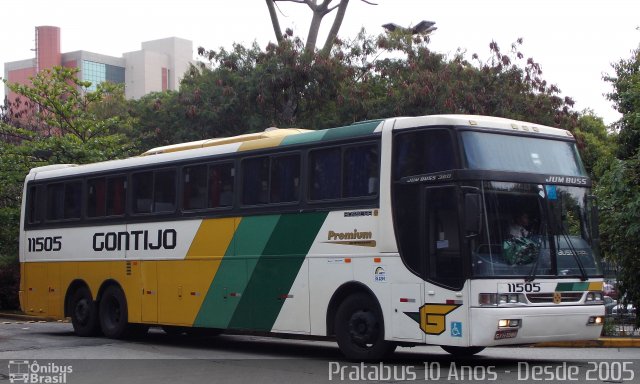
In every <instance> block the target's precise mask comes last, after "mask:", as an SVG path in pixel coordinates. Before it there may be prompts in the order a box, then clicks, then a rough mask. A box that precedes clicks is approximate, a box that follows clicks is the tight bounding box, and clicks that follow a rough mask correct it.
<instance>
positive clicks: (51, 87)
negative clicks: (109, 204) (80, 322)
mask: <svg viewBox="0 0 640 384" xmlns="http://www.w3.org/2000/svg"><path fill="white" fill-rule="evenodd" d="M77 72H78V71H77V70H76V69H69V68H61V67H56V68H53V69H51V70H44V71H41V72H40V73H38V74H37V75H36V76H35V77H33V78H32V79H31V84H29V85H22V84H12V83H7V86H8V87H9V89H11V90H12V91H13V92H14V93H16V94H17V95H18V98H17V99H15V100H14V101H13V102H11V103H9V102H7V103H5V105H4V106H2V108H1V110H0V139H1V140H0V220H1V221H2V227H1V228H0V272H2V273H0V275H2V279H0V306H9V307H12V306H15V305H17V297H16V296H17V282H18V277H17V273H18V268H17V267H16V266H17V255H18V234H19V220H20V204H21V198H22V189H23V182H24V178H25V176H26V175H27V173H28V172H29V170H30V169H31V168H34V167H38V166H42V165H47V164H53V163H78V164H81V163H88V162H96V161H103V160H109V159H114V158H118V157H124V156H128V155H129V154H130V153H131V151H132V150H134V148H135V142H136V141H135V139H133V138H132V137H131V136H130V134H131V128H132V126H133V123H134V121H133V120H132V119H131V117H129V115H128V111H127V108H126V101H125V99H124V89H123V88H122V86H116V85H113V84H106V83H105V84H99V85H97V87H96V90H95V91H93V92H89V91H87V88H88V87H90V86H91V83H89V82H84V81H81V80H79V79H78V78H77V76H76V75H77ZM11 271H12V272H11ZM9 294H11V295H9Z"/></svg>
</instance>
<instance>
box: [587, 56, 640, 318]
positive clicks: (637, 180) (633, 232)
mask: <svg viewBox="0 0 640 384" xmlns="http://www.w3.org/2000/svg"><path fill="white" fill-rule="evenodd" d="M613 68H614V69H615V71H616V76H606V77H605V80H607V81H609V82H611V83H612V85H613V88H614V91H613V92H612V93H610V94H609V95H608V97H609V99H610V100H611V101H613V102H614V104H615V105H616V108H617V109H618V111H620V112H621V113H622V118H621V119H620V121H618V122H617V123H616V124H615V127H616V128H617V130H618V140H617V143H618V146H617V158H614V159H610V160H609V161H608V162H603V164H606V167H605V168H604V169H603V176H602V177H601V179H600V182H599V185H598V188H597V189H596V192H597V195H598V197H599V198H600V209H601V215H600V216H601V234H602V244H603V249H604V251H605V255H606V256H607V258H609V259H610V260H613V261H615V263H616V264H617V265H618V267H619V268H620V275H619V276H618V281H619V290H620V293H621V294H622V295H624V298H625V301H626V302H628V303H633V304H634V305H635V306H636V308H638V307H640V258H638V254H639V253H640V220H638V218H639V217H640V151H639V149H640V49H637V50H635V51H633V53H632V57H631V58H630V59H627V60H624V59H623V60H620V61H619V62H618V63H616V64H614V65H613ZM636 326H638V327H640V316H636Z"/></svg>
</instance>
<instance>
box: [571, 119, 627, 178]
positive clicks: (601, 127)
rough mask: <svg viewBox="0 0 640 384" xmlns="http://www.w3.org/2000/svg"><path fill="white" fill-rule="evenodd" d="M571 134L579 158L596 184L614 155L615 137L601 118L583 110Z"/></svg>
mask: <svg viewBox="0 0 640 384" xmlns="http://www.w3.org/2000/svg"><path fill="white" fill-rule="evenodd" d="M573 134H574V135H575V137H576V140H577V141H578V148H579V149H580V157H581V158H582V162H583V163H584V166H585V168H586V170H587V173H588V174H589V176H590V177H591V179H592V180H594V181H596V182H598V181H599V180H600V178H601V177H602V176H603V173H604V172H605V170H606V168H607V167H608V166H609V165H610V163H611V160H612V159H613V158H614V157H615V153H616V148H617V147H616V139H617V137H616V135H615V133H614V132H611V131H610V130H609V129H608V128H607V126H606V125H605V124H604V121H603V120H602V118H601V117H599V116H597V115H596V114H595V113H594V112H593V111H592V110H589V109H587V110H584V111H582V113H581V114H580V117H579V118H578V126H577V127H576V128H575V129H574V131H573Z"/></svg>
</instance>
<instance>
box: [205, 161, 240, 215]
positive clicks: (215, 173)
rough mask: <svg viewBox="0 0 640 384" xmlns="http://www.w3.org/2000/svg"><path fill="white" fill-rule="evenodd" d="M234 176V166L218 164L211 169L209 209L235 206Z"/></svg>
mask: <svg viewBox="0 0 640 384" xmlns="http://www.w3.org/2000/svg"><path fill="white" fill-rule="evenodd" d="M234 176H235V169H234V168H233V164H216V165H211V166H210V167H209V208H218V207H230V206H232V205H233V185H234V182H233V180H234Z"/></svg>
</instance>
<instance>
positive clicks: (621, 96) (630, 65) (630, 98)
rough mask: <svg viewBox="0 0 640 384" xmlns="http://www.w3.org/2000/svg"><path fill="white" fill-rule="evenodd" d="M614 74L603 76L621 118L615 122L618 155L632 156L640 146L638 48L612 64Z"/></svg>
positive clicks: (639, 54) (639, 71)
mask: <svg viewBox="0 0 640 384" xmlns="http://www.w3.org/2000/svg"><path fill="white" fill-rule="evenodd" d="M613 69H614V70H615V73H616V74H615V76H605V78H604V79H605V80H606V81H608V82H610V83H611V84H612V85H613V88H614V91H613V92H611V93H609V94H608V95H607V97H608V98H609V100H611V101H612V102H613V103H614V105H615V107H616V109H617V110H618V112H620V113H621V114H622V118H621V119H620V121H618V122H617V123H616V124H615V128H616V129H617V130H618V131H619V133H620V134H619V147H618V156H619V157H620V158H621V159H627V158H630V157H632V156H633V155H634V154H635V153H636V152H637V151H638V148H640V48H638V49H636V50H634V51H633V52H632V54H631V57H630V58H629V59H622V60H620V61H619V62H617V63H615V64H613Z"/></svg>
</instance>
